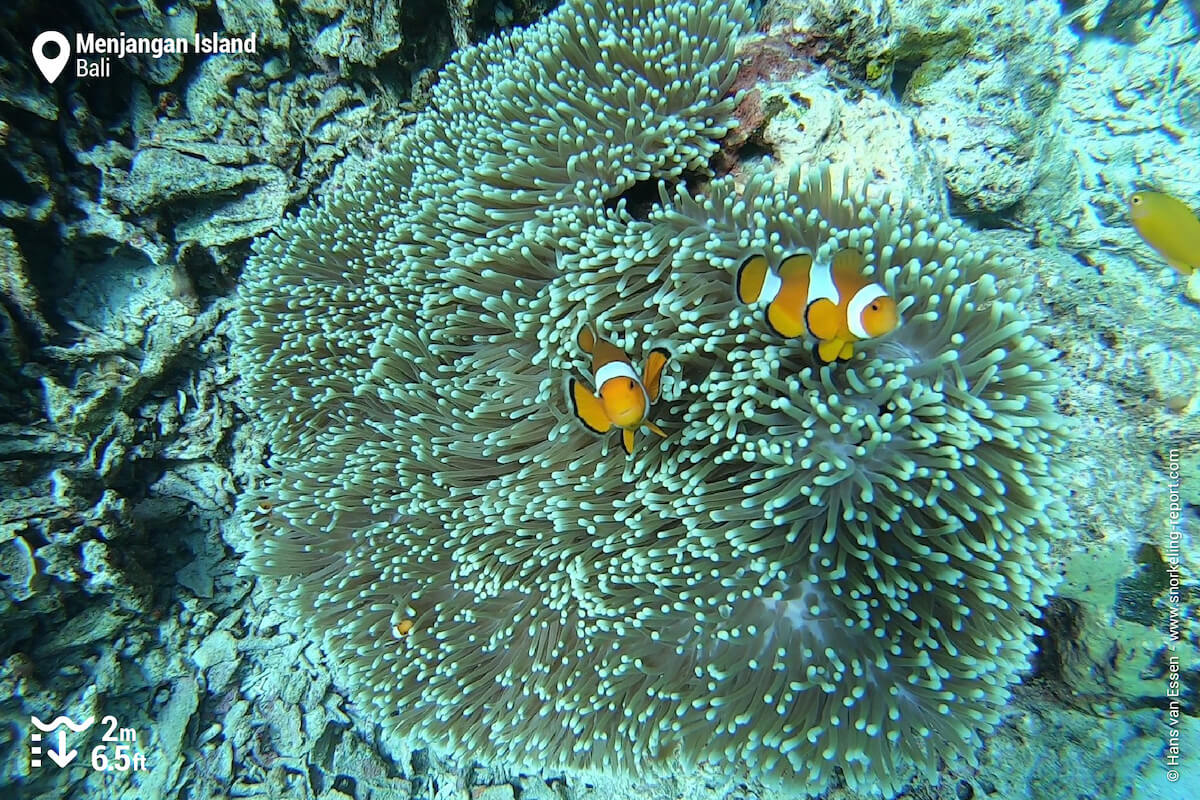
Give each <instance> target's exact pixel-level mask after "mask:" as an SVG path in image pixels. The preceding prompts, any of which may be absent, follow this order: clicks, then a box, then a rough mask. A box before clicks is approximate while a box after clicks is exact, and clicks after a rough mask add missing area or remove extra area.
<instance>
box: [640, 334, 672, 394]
mask: <svg viewBox="0 0 1200 800" xmlns="http://www.w3.org/2000/svg"><path fill="white" fill-rule="evenodd" d="M670 360H671V353H670V351H668V350H667V349H666V348H664V347H656V348H654V349H653V350H651V351H650V355H648V356H646V369H645V370H644V371H643V373H642V386H645V387H646V394H647V395H649V397H650V402H651V403H657V402H658V396H659V394H661V393H662V374H663V369H665V368H666V366H667V362H668V361H670Z"/></svg>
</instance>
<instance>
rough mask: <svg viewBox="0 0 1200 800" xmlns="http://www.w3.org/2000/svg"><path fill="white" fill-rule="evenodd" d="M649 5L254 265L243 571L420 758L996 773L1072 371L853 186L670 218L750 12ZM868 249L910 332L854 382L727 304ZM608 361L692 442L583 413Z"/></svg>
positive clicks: (801, 188) (965, 244)
mask: <svg viewBox="0 0 1200 800" xmlns="http://www.w3.org/2000/svg"><path fill="white" fill-rule="evenodd" d="M647 5H648V4H643V3H638V2H633V1H632V0H628V1H627V2H623V3H607V2H599V0H569V2H568V3H566V4H565V5H564V6H563V7H561V8H560V9H559V10H558V11H556V12H554V13H552V14H551V15H550V16H549V17H547V18H546V19H545V20H544V21H543V22H541V23H539V24H537V25H535V26H533V27H531V28H530V29H528V30H526V31H518V32H513V33H509V34H506V35H503V36H500V37H498V38H496V39H493V40H492V41H490V42H488V43H486V44H484V45H482V46H480V47H478V48H473V49H468V50H465V51H463V52H461V53H460V54H458V55H457V56H456V58H455V61H454V62H453V63H452V64H451V66H450V67H448V68H447V70H446V71H445V73H444V74H443V76H442V79H441V82H440V83H439V85H438V89H437V91H436V92H435V98H434V106H433V109H432V110H430V111H428V112H426V113H424V114H423V115H422V117H421V118H420V120H419V121H418V122H417V124H416V125H415V127H414V128H413V129H412V131H411V132H410V134H409V135H408V137H407V138H406V139H405V140H404V141H403V142H402V143H401V146H400V147H399V148H397V149H396V151H395V152H394V153H393V154H392V155H389V156H386V157H384V158H382V159H380V161H379V162H378V163H377V164H375V165H373V166H374V169H372V170H371V171H370V174H369V178H368V180H367V183H366V185H365V186H362V187H360V188H357V189H354V190H346V191H344V192H340V193H336V194H332V195H330V196H329V197H327V198H326V199H325V201H324V202H323V203H322V204H320V205H319V206H318V207H317V208H315V209H309V210H305V211H302V212H301V213H300V214H298V215H297V216H296V217H294V218H292V219H290V220H289V221H287V222H286V223H285V224H284V226H283V227H282V228H281V229H280V230H279V231H277V232H276V233H275V234H274V235H272V236H270V237H268V238H265V239H264V240H262V241H260V242H259V243H258V245H257V248H256V254H255V255H254V256H253V257H252V259H251V260H250V263H249V264H248V265H247V269H246V273H245V280H244V285H243V305H242V311H241V314H240V319H239V322H240V340H239V343H238V347H237V357H238V360H239V363H240V364H241V366H242V369H243V372H244V374H245V376H246V380H247V382H248V388H249V391H250V392H251V394H252V396H253V397H254V399H255V401H256V402H257V403H258V404H259V405H258V408H257V409H256V410H257V411H258V413H259V414H260V415H261V416H262V418H263V420H264V423H265V425H266V427H267V430H268V433H269V437H270V442H271V446H272V451H273V454H272V457H271V463H270V465H269V467H270V469H269V471H268V475H267V479H266V481H265V486H264V487H263V489H262V490H261V491H260V492H258V493H257V494H252V495H251V496H248V497H247V498H246V499H245V500H244V502H243V509H244V516H245V518H246V520H247V522H248V524H249V527H250V528H251V530H252V532H253V536H252V537H251V541H250V544H249V551H250V552H249V563H250V564H252V565H253V566H254V568H256V569H257V570H258V571H260V572H261V573H263V574H267V575H273V576H279V577H281V578H284V579H285V585H286V586H287V587H288V588H289V589H290V600H291V602H292V604H293V607H294V608H295V609H296V610H297V612H298V613H300V614H302V615H303V616H304V617H305V618H306V619H307V621H308V622H309V624H311V626H312V627H313V629H314V630H315V631H317V632H318V633H320V634H321V635H323V637H324V639H325V642H326V644H327V646H328V647H329V648H330V650H331V651H332V653H333V654H334V655H335V657H336V658H337V659H338V660H339V662H340V663H341V664H342V665H344V667H345V670H346V675H347V681H348V683H349V685H350V686H351V687H352V688H354V689H355V690H356V691H358V692H360V693H361V696H362V697H363V698H364V699H366V700H369V701H372V702H373V704H374V706H375V707H376V710H377V713H378V714H380V715H381V716H382V717H383V719H384V721H385V723H386V724H387V725H388V726H389V727H391V728H392V729H394V730H396V731H398V732H400V733H401V734H403V735H405V736H407V737H410V738H411V739H412V740H413V741H418V742H422V743H426V744H430V745H433V746H435V747H439V748H441V749H443V750H444V751H446V752H449V753H452V754H459V755H465V756H470V757H476V758H484V759H490V760H497V761H504V762H510V763H516V764H522V765H529V766H534V767H538V766H562V767H569V768H576V769H605V770H622V771H640V770H646V769H656V768H659V767H661V766H662V765H664V764H666V765H669V764H670V763H671V762H674V761H680V762H683V763H692V762H696V761H701V760H712V761H726V760H728V761H739V760H740V761H744V762H746V763H747V764H749V765H750V767H751V768H752V770H753V771H754V772H755V773H756V774H758V775H760V776H761V777H763V778H765V779H769V780H779V781H783V782H786V783H789V784H802V785H803V786H804V787H805V788H807V789H808V790H809V791H820V790H821V789H823V788H824V787H825V786H826V785H827V783H828V781H829V780H830V779H831V777H832V775H833V768H834V767H838V768H840V769H841V771H842V773H843V775H844V777H845V778H846V780H847V781H848V782H849V783H850V784H851V785H853V786H859V787H863V788H870V787H875V788H879V789H882V790H884V791H893V790H896V789H897V788H899V787H900V786H901V785H903V781H905V780H906V779H907V776H908V775H909V774H910V772H911V768H912V767H916V768H918V769H920V770H921V771H923V772H925V773H927V774H933V771H934V766H935V762H936V755H935V754H936V753H938V752H946V751H952V750H957V751H962V752H967V753H970V751H972V750H973V749H974V748H975V747H976V746H978V744H979V737H978V732H980V731H986V730H988V729H989V728H990V727H991V726H992V725H993V724H994V723H995V722H996V720H997V707H998V706H999V705H1000V704H1001V703H1002V702H1003V701H1004V700H1005V698H1006V697H1007V692H1008V686H1009V685H1010V684H1011V683H1012V682H1013V681H1014V680H1015V679H1016V677H1017V675H1018V673H1019V671H1020V670H1021V669H1022V668H1023V667H1024V666H1025V665H1026V662H1027V658H1028V655H1029V653H1030V651H1031V649H1032V646H1033V645H1032V641H1031V639H1032V635H1033V634H1034V633H1035V632H1036V631H1037V626H1036V623H1035V622H1034V620H1035V619H1036V618H1037V617H1038V615H1039V611H1038V607H1039V606H1040V605H1041V604H1042V603H1043V602H1044V600H1045V597H1046V593H1047V591H1048V588H1049V581H1050V580H1051V579H1050V577H1049V575H1048V572H1049V570H1048V569H1047V564H1046V559H1047V553H1048V546H1047V542H1048V540H1049V538H1050V536H1051V535H1052V526H1053V523H1054V522H1055V518H1056V515H1057V514H1058V513H1059V508H1058V506H1057V504H1056V502H1055V501H1054V499H1053V495H1052V491H1053V488H1052V481H1053V477H1054V469H1053V465H1052V463H1051V459H1052V458H1053V456H1054V454H1055V452H1056V451H1057V450H1058V449H1059V448H1060V447H1061V441H1060V433H1059V423H1058V417H1057V414H1056V412H1055V410H1054V404H1053V391H1054V388H1055V378H1054V370H1053V365H1052V353H1051V351H1049V350H1048V349H1047V348H1046V347H1045V346H1044V345H1042V344H1041V343H1040V341H1039V335H1040V334H1039V331H1038V330H1036V329H1035V328H1034V327H1032V326H1031V325H1030V324H1029V323H1028V322H1026V321H1025V320H1024V319H1023V318H1022V315H1021V313H1020V310H1019V307H1018V306H1019V303H1020V301H1021V298H1022V296H1023V293H1024V292H1025V291H1026V289H1025V288H1023V287H1022V286H1020V285H1018V286H1017V287H1016V288H1007V289H1002V288H1000V286H999V285H998V283H997V280H996V277H995V276H996V275H997V274H999V273H1002V272H1007V271H1008V269H1009V268H1008V266H1007V262H1006V261H1005V260H1004V259H1002V258H1000V257H998V256H997V255H996V254H994V253H991V252H988V251H986V250H985V249H981V247H980V246H979V245H978V244H977V243H975V242H973V241H972V239H971V238H970V237H969V235H968V234H967V233H966V232H965V231H964V230H962V229H961V228H959V227H958V226H956V225H954V224H951V223H948V222H944V221H941V220H938V219H936V218H933V217H929V216H925V215H923V214H921V213H919V212H918V211H916V210H914V209H912V208H909V207H907V206H906V205H905V204H904V203H903V202H900V201H897V200H887V201H883V200H879V199H873V200H868V199H867V197H866V196H865V194H864V191H863V190H862V189H859V188H856V187H853V186H850V185H849V184H848V183H847V182H846V181H845V180H844V179H842V178H840V177H838V173H837V172H836V171H834V170H831V169H830V168H828V167H822V168H814V169H811V170H809V171H808V172H807V173H804V174H801V173H800V172H795V173H793V177H792V179H791V181H790V183H788V184H787V185H784V186H776V185H773V184H772V183H771V182H770V181H769V180H767V179H765V178H751V179H750V180H749V181H748V183H747V185H746V186H745V187H744V188H742V189H740V190H739V189H738V187H735V185H734V182H733V179H732V178H729V177H726V178H719V179H716V180H713V181H711V182H710V183H709V184H708V185H707V186H706V187H705V188H704V189H703V191H702V193H699V194H693V193H692V192H690V191H689V190H687V189H686V188H685V187H684V186H682V185H681V184H680V178H681V177H682V176H684V175H685V173H687V174H698V173H704V172H705V170H706V164H707V162H708V159H709V158H710V157H712V155H713V154H714V153H715V151H716V147H717V145H716V141H717V140H718V139H719V138H720V137H721V136H722V135H723V134H724V133H725V132H726V131H728V130H729V129H730V127H731V126H732V123H731V122H730V121H729V114H730V111H731V108H732V103H731V99H730V98H727V97H726V95H727V93H728V90H729V87H730V85H731V82H732V79H733V77H734V72H735V66H736V65H735V63H734V61H733V58H732V53H733V48H734V44H735V41H736V37H737V35H738V33H739V31H740V30H741V29H743V28H744V27H745V25H746V18H747V10H746V8H745V7H744V5H743V4H741V3H737V4H727V3H723V2H717V0H709V1H708V2H700V3H695V4H693V3H691V2H684V1H683V0H680V1H679V2H670V3H665V4H663V5H660V6H656V7H653V8H647V7H645V6H647ZM646 181H653V182H658V181H662V183H659V186H660V188H659V193H660V203H658V204H657V205H655V206H654V207H653V208H652V209H651V210H650V211H649V213H648V215H645V217H644V218H635V217H634V216H633V215H632V214H631V212H630V211H629V209H628V208H627V206H626V203H625V202H624V201H623V200H621V199H619V198H620V196H621V195H622V194H623V193H624V192H626V191H627V190H628V189H630V188H631V187H633V186H634V184H635V183H638V182H646ZM672 187H674V188H672ZM845 248H854V249H857V250H859V251H860V252H861V253H863V255H864V257H865V262H866V265H867V271H868V273H869V274H870V275H871V276H872V278H873V279H874V280H877V281H879V282H880V283H882V284H883V286H884V287H885V288H886V290H887V292H888V293H889V294H890V295H891V296H892V297H894V298H896V300H897V302H898V305H899V310H900V315H901V317H902V318H903V324H902V325H901V326H900V328H899V329H898V330H896V331H895V332H893V333H891V334H889V335H888V336H886V337H883V338H880V339H875V340H866V341H863V342H860V343H859V344H858V345H857V347H856V348H855V350H856V351H855V354H854V358H853V359H852V360H850V361H849V362H845V363H840V364H834V365H828V366H821V365H818V364H817V363H816V361H815V360H814V358H813V356H812V354H811V345H810V344H809V343H806V342H805V341H803V340H802V339H798V340H791V341H785V340H781V339H779V338H778V337H776V336H774V335H772V334H771V332H770V331H769V329H768V328H767V326H766V325H765V324H764V322H763V319H762V314H761V311H760V310H758V309H756V308H753V307H747V306H743V305H740V304H739V303H737V302H736V300H735V299H734V292H733V289H732V281H733V275H734V273H735V271H736V270H737V267H738V265H739V264H740V263H742V262H743V261H744V260H745V258H746V257H747V256H748V255H752V254H754V253H761V254H763V255H765V256H766V257H767V259H768V261H769V262H770V263H771V264H772V265H773V266H774V265H778V263H779V261H780V260H781V259H782V258H784V257H786V256H788V255H790V254H793V253H796V252H808V253H810V254H812V255H813V257H814V258H815V259H816V260H818V261H820V260H822V259H829V258H831V257H832V255H833V254H834V253H836V252H838V251H840V250H843V249H845ZM588 323H596V324H597V326H598V329H599V332H600V334H601V335H602V336H604V337H605V338H607V339H609V340H611V341H612V342H613V343H614V344H615V345H616V346H617V347H619V348H621V349H622V350H624V351H625V352H626V353H628V354H629V355H630V357H631V358H632V359H633V360H634V361H639V360H640V359H642V358H643V357H644V356H645V355H646V354H648V353H649V352H651V350H652V349H653V348H655V347H665V348H667V349H668V350H669V352H670V354H671V360H670V363H669V364H668V366H667V369H666V373H665V375H664V378H663V397H662V399H661V400H660V401H659V403H658V404H657V405H656V407H655V420H656V422H658V423H659V424H660V425H661V427H662V428H663V429H664V430H665V431H666V432H667V433H668V434H669V437H668V438H667V439H658V438H656V437H648V438H643V439H642V440H640V442H639V444H638V449H637V450H636V452H635V454H634V457H633V458H631V459H627V458H626V457H625V455H624V454H623V453H622V452H620V450H619V448H615V447H612V446H611V441H610V442H606V441H604V440H603V439H601V438H599V437H596V436H595V435H594V434H591V433H589V432H588V431H587V430H586V429H585V428H584V427H583V426H582V425H581V424H579V422H578V421H577V420H576V419H575V418H573V417H572V415H571V413H570V400H569V398H568V396H567V389H566V387H567V383H568V381H569V379H570V378H571V377H573V376H576V375H583V374H586V368H587V365H588V361H587V357H586V355H585V354H584V353H582V352H581V351H580V350H579V349H578V347H577V344H576V342H577V339H578V334H579V331H580V330H581V328H582V326H584V325H585V324H588Z"/></svg>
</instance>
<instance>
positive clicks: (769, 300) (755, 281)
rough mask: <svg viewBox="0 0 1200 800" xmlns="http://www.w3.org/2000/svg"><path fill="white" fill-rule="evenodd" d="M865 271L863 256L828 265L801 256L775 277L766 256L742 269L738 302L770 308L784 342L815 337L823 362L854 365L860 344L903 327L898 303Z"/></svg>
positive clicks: (843, 254) (850, 254)
mask: <svg viewBox="0 0 1200 800" xmlns="http://www.w3.org/2000/svg"><path fill="white" fill-rule="evenodd" d="M862 265H863V255H862V253H860V252H858V251H857V250H839V251H838V252H837V253H836V254H835V255H834V257H833V261H832V262H826V263H820V262H814V261H813V257H812V255H810V254H809V253H797V254H795V255H791V256H788V257H787V258H785V259H784V260H783V261H782V262H781V263H780V264H779V271H778V272H775V271H774V270H772V269H771V267H770V266H769V265H768V264H767V259H766V256H763V255H753V256H750V257H749V258H747V259H746V260H745V261H743V262H742V265H741V267H739V268H738V272H737V281H736V286H737V296H738V300H740V301H741V302H743V303H746V304H753V303H757V302H763V303H766V305H767V324H768V325H770V326H771V330H773V331H774V332H775V333H777V334H779V335H780V336H784V337H788V338H792V337H796V336H801V335H803V334H804V333H805V332H808V333H811V334H812V335H813V337H815V338H816V340H817V347H816V353H817V358H818V359H819V360H820V361H822V362H824V363H826V364H828V363H829V362H831V361H837V360H838V359H849V358H850V357H852V356H853V355H854V343H855V342H858V341H862V340H863V339H874V338H875V337H876V336H883V335H884V334H886V333H891V332H892V331H894V330H895V329H896V326H898V325H899V324H900V314H899V312H898V311H897V310H896V301H895V300H893V299H892V298H891V297H889V296H888V293H887V291H886V290H885V289H884V288H883V287H882V286H880V285H879V284H878V283H875V282H874V281H872V280H871V279H869V278H866V277H864V276H863V274H862Z"/></svg>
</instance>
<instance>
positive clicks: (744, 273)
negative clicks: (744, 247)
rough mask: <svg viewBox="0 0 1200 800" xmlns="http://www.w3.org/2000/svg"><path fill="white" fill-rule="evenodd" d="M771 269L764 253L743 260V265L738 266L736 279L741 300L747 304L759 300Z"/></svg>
mask: <svg viewBox="0 0 1200 800" xmlns="http://www.w3.org/2000/svg"><path fill="white" fill-rule="evenodd" d="M769 269H770V267H769V266H767V258H766V256H763V255H759V254H756V255H752V256H750V257H749V258H747V259H746V260H745V261H743V262H742V265H741V266H740V267H738V271H737V278H736V279H735V280H734V286H735V287H736V289H737V297H738V300H739V301H741V302H743V303H745V304H746V305H750V304H752V303H755V302H757V301H758V298H759V295H761V294H762V288H763V283H765V282H766V280H767V271H768V270H769Z"/></svg>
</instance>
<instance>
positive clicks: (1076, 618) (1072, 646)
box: [1033, 597, 1084, 684]
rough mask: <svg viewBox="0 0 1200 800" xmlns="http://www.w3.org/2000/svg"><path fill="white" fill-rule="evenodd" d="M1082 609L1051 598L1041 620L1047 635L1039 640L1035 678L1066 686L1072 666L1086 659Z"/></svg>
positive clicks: (1067, 600) (1038, 638) (1034, 664)
mask: <svg viewBox="0 0 1200 800" xmlns="http://www.w3.org/2000/svg"><path fill="white" fill-rule="evenodd" d="M1083 622H1084V620H1083V609H1082V608H1081V607H1080V605H1079V603H1077V602H1075V601H1074V600H1070V599H1067V598H1065V597H1052V598H1051V599H1050V602H1049V604H1048V605H1047V606H1046V609H1045V614H1044V616H1043V618H1042V620H1041V626H1042V629H1043V630H1044V631H1045V634H1043V635H1042V636H1039V637H1037V639H1036V640H1035V641H1036V643H1037V652H1035V653H1034V656H1033V677H1034V678H1035V679H1038V680H1043V681H1047V682H1049V683H1052V684H1065V683H1066V680H1067V675H1068V672H1069V666H1068V665H1069V664H1071V663H1072V662H1075V661H1077V660H1078V659H1079V658H1080V657H1081V655H1083V647H1084V646H1083V642H1082V638H1083Z"/></svg>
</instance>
